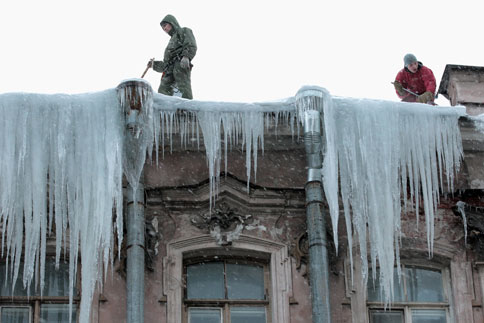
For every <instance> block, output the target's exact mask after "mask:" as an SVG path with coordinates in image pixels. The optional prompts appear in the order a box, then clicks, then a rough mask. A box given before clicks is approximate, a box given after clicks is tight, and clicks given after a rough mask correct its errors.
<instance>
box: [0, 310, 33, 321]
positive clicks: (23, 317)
mask: <svg viewBox="0 0 484 323" xmlns="http://www.w3.org/2000/svg"><path fill="white" fill-rule="evenodd" d="M0 309H1V311H2V316H1V318H0V322H2V323H3V322H6V323H29V321H30V308H28V307H0Z"/></svg>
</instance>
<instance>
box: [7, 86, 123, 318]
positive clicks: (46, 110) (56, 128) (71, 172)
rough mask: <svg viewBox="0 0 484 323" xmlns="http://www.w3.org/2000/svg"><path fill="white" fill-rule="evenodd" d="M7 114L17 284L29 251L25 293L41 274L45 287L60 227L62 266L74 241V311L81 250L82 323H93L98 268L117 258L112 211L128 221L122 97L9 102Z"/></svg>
mask: <svg viewBox="0 0 484 323" xmlns="http://www.w3.org/2000/svg"><path fill="white" fill-rule="evenodd" d="M0 113H1V115H2V121H1V126H2V127H1V129H0V149H1V151H2V158H1V159H0V177H1V178H2V181H1V182H0V221H1V222H2V252H6V256H7V262H9V261H10V272H11V275H12V276H13V279H14V280H13V281H16V278H17V277H18V275H19V270H20V261H21V258H22V257H21V252H22V245H24V246H25V251H24V253H23V273H21V275H22V277H23V279H22V280H23V283H24V286H25V287H27V289H30V283H31V282H32V279H33V277H34V273H35V272H36V269H38V270H39V271H40V275H39V278H40V279H39V280H40V287H42V286H43V285H44V283H43V280H44V279H45V274H44V271H45V253H46V236H47V234H48V233H49V231H50V230H49V227H51V226H52V225H55V228H56V230H55V235H56V248H55V249H56V263H57V266H58V263H59V260H60V254H61V252H62V247H61V246H62V244H63V242H64V244H65V243H66V241H65V240H66V237H68V239H69V245H70V249H69V286H70V291H69V299H70V302H71V303H72V299H73V288H74V282H75V277H76V269H77V259H78V251H79V244H80V245H81V247H80V251H81V261H82V267H81V271H82V273H81V274H82V282H81V284H82V293H83V294H82V300H81V322H82V323H86V322H88V316H89V310H90V306H91V297H92V292H93V291H94V288H95V285H96V282H100V279H101V276H102V275H99V271H98V266H99V264H100V263H102V261H101V259H109V258H110V252H111V249H112V243H113V233H114V232H113V227H112V212H113V206H115V209H116V212H117V214H118V215H121V214H122V192H121V178H122V172H121V169H122V167H121V159H122V158H121V156H122V132H121V129H122V128H121V122H120V118H119V116H120V113H119V103H118V100H117V97H116V93H115V91H114V90H110V91H105V92H100V93H94V94H85V95H75V96H67V95H36V94H25V93H12V94H3V95H0ZM47 196H48V197H49V199H50V200H49V201H48V203H47V200H46V197H47ZM48 209H49V210H48ZM117 221H118V230H120V228H121V230H120V232H121V233H122V222H120V218H118V219H117ZM107 264H108V263H107ZM107 264H106V265H107ZM101 273H102V271H101ZM40 292H42V290H40Z"/></svg>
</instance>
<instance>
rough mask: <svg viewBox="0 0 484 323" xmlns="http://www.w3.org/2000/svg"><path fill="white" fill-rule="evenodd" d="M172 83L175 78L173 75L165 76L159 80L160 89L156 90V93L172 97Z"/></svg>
mask: <svg viewBox="0 0 484 323" xmlns="http://www.w3.org/2000/svg"><path fill="white" fill-rule="evenodd" d="M174 82H175V78H174V77H173V74H165V75H164V76H163V77H162V78H161V82H160V87H159V88H158V93H161V94H165V95H170V96H172V95H173V83H174Z"/></svg>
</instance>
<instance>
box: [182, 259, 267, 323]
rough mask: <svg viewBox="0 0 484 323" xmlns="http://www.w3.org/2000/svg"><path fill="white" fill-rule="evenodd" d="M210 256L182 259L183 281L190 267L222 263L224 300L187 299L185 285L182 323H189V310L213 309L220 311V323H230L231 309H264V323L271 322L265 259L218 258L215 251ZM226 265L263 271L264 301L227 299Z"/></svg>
mask: <svg viewBox="0 0 484 323" xmlns="http://www.w3.org/2000/svg"><path fill="white" fill-rule="evenodd" d="M212 252H215V253H214V254H212V255H210V256H208V257H207V256H205V257H200V256H195V257H186V258H184V259H183V281H184V282H187V268H188V266H190V265H196V264H202V263H223V265H224V292H225V296H224V298H215V299H208V298H207V299H188V298H187V293H188V285H187V284H186V283H185V284H184V285H185V288H184V291H183V322H184V323H188V322H189V311H190V308H213V309H220V310H221V313H222V314H221V316H222V322H230V309H231V308H232V307H253V306H257V307H264V309H265V313H266V323H271V322H272V317H271V311H270V309H271V305H272V304H271V299H272V297H271V295H270V291H271V277H270V263H269V261H268V260H267V259H260V258H259V259H257V258H256V257H241V256H237V255H234V256H228V255H225V256H219V255H217V253H216V251H212ZM227 264H241V265H253V266H260V267H262V270H263V277H264V282H263V283H264V299H263V300H256V299H229V298H228V296H227V279H226V278H227V276H226V272H227Z"/></svg>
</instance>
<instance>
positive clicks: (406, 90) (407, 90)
mask: <svg viewBox="0 0 484 323" xmlns="http://www.w3.org/2000/svg"><path fill="white" fill-rule="evenodd" d="M392 84H393V85H395V82H392ZM402 89H403V90H404V91H405V92H407V93H410V94H412V95H415V96H416V97H417V98H418V94H417V93H415V92H412V91H410V90H409V89H406V88H404V87H403V86H402Z"/></svg>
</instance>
